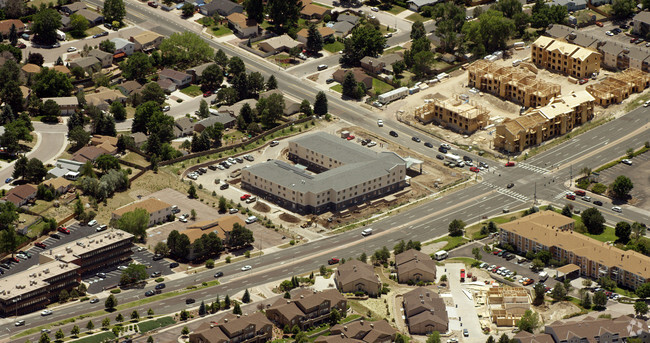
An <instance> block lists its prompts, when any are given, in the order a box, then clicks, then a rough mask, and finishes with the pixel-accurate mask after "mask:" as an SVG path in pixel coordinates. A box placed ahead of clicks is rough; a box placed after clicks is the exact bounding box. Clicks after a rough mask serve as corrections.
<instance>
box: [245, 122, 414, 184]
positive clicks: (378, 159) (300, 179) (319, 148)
mask: <svg viewBox="0 0 650 343" xmlns="http://www.w3.org/2000/svg"><path fill="white" fill-rule="evenodd" d="M294 142H295V143H296V144H298V145H300V146H303V147H305V148H306V149H308V150H311V151H314V153H315V154H323V155H324V156H327V157H331V158H332V159H335V160H337V161H340V162H341V163H343V166H340V167H337V168H334V169H330V170H328V171H325V172H322V173H320V174H311V173H309V172H306V171H304V170H303V169H300V168H298V167H295V166H293V165H291V164H288V163H285V162H283V161H276V160H272V161H268V162H265V163H258V164H256V165H254V166H252V167H247V170H248V171H249V172H250V173H251V174H253V175H258V176H261V177H262V178H264V179H267V180H271V181H272V182H274V183H277V184H279V185H283V186H285V187H287V188H289V189H291V190H296V191H298V192H301V193H309V192H311V193H322V192H323V191H326V190H329V189H331V190H333V191H335V192H336V191H341V190H344V189H348V188H350V187H352V186H355V185H359V184H361V183H363V182H364V181H368V180H373V179H376V178H379V177H381V176H384V175H386V174H387V173H390V171H391V170H392V169H393V168H394V167H395V166H396V165H400V164H405V162H404V160H403V159H402V158H401V157H399V156H398V155H397V154H395V153H393V152H374V151H372V150H370V149H368V148H364V147H362V146H360V145H357V144H352V143H350V142H348V141H346V140H342V139H340V138H337V137H336V136H333V135H329V134H327V133H324V132H317V133H313V134H311V135H307V136H304V137H300V138H297V139H295V140H294Z"/></svg>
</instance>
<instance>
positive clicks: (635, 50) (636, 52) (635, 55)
mask: <svg viewBox="0 0 650 343" xmlns="http://www.w3.org/2000/svg"><path fill="white" fill-rule="evenodd" d="M649 55H650V51H648V50H647V49H643V48H639V47H638V46H633V47H631V48H630V52H629V53H628V54H627V56H628V57H629V58H630V59H632V60H637V61H643V60H645V59H646V58H648V56H649Z"/></svg>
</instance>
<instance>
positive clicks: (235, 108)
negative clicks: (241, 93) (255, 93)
mask: <svg viewBox="0 0 650 343" xmlns="http://www.w3.org/2000/svg"><path fill="white" fill-rule="evenodd" d="M262 94H265V93H260V95H259V97H260V98H262ZM246 104H248V106H250V107H251V108H253V109H254V108H255V104H257V101H256V100H255V99H244V100H240V101H237V102H236V103H234V104H232V105H230V106H221V107H219V109H218V110H217V112H218V113H219V114H224V115H230V116H233V117H238V116H239V112H240V111H241V109H242V108H243V107H244V105H246ZM285 105H286V104H285Z"/></svg>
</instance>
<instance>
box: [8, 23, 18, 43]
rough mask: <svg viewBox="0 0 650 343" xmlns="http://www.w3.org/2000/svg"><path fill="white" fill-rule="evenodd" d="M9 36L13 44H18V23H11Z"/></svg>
mask: <svg viewBox="0 0 650 343" xmlns="http://www.w3.org/2000/svg"><path fill="white" fill-rule="evenodd" d="M8 38H9V43H11V45H13V46H16V44H18V32H16V25H14V24H11V28H9V37H8Z"/></svg>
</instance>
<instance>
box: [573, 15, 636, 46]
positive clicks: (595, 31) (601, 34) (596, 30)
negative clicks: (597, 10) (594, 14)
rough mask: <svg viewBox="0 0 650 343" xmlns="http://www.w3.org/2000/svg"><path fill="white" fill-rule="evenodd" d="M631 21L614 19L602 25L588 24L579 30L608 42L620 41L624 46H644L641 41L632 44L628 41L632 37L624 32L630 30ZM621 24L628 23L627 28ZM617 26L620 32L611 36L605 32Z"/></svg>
mask: <svg viewBox="0 0 650 343" xmlns="http://www.w3.org/2000/svg"><path fill="white" fill-rule="evenodd" d="M631 22H632V20H628V21H626V22H618V21H616V22H611V21H610V22H604V23H603V26H602V27H600V26H596V25H590V26H587V27H585V28H582V29H580V32H584V33H587V34H591V35H593V36H594V38H597V39H600V40H603V41H608V42H611V41H614V42H618V43H621V44H623V45H625V46H637V47H642V48H645V47H646V42H643V43H640V44H632V43H630V39H632V37H631V36H628V35H626V34H625V33H626V32H628V31H629V32H631V29H630V28H631V27H632V26H631V25H629V24H630V23H631ZM621 25H628V26H629V28H628V29H622V28H621V27H620V26H621ZM617 28H618V29H619V30H621V31H622V32H620V33H618V34H613V35H611V36H610V35H607V33H606V32H607V31H609V32H612V31H614V30H615V29H617Z"/></svg>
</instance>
